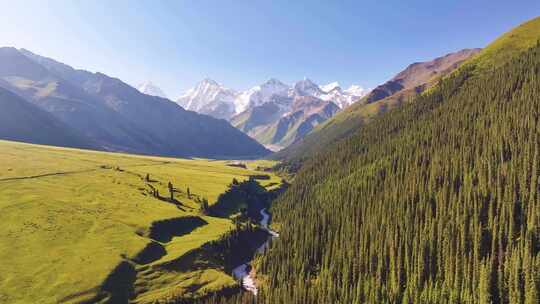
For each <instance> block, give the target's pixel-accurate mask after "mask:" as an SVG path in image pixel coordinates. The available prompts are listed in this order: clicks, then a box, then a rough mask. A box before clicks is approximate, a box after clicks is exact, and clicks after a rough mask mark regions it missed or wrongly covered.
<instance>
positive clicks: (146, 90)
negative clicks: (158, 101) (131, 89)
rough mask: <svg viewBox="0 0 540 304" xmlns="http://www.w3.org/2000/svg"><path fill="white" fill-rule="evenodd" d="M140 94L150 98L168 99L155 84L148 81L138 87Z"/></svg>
mask: <svg viewBox="0 0 540 304" xmlns="http://www.w3.org/2000/svg"><path fill="white" fill-rule="evenodd" d="M138 90H139V92H141V93H143V94H146V95H150V96H157V97H161V98H167V96H166V95H165V93H164V92H163V91H162V90H161V89H160V88H159V87H158V86H156V85H155V84H153V83H152V82H151V81H147V82H145V83H143V84H141V85H140V86H139V87H138Z"/></svg>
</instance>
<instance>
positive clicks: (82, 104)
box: [0, 48, 268, 158]
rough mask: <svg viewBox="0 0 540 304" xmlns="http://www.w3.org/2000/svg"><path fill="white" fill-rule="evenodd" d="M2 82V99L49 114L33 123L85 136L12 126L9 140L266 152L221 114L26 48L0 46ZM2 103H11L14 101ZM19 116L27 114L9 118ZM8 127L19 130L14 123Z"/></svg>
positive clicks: (207, 153) (178, 152)
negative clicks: (33, 134)
mask: <svg viewBox="0 0 540 304" xmlns="http://www.w3.org/2000/svg"><path fill="white" fill-rule="evenodd" d="M0 87H1V88H3V89H4V90H7V91H9V93H6V94H3V95H2V97H3V98H4V100H3V102H4V103H5V102H9V100H11V101H13V100H17V101H18V103H19V104H22V101H24V102H27V103H30V104H32V107H30V106H28V105H27V104H24V106H20V107H18V108H17V109H18V111H19V112H21V111H28V113H27V114H25V115H26V116H27V117H29V116H31V115H32V117H38V116H37V115H34V114H31V113H30V111H33V112H37V110H36V108H37V109H39V110H41V113H42V112H43V111H44V112H47V113H48V114H49V115H41V116H39V119H37V118H36V119H35V120H33V121H32V124H33V128H36V129H39V128H41V127H42V126H47V125H51V121H55V122H54V125H55V127H56V128H57V129H58V128H61V129H65V132H63V133H65V134H77V138H79V139H84V140H83V142H81V141H78V140H73V136H71V137H69V138H68V137H66V138H65V140H64V141H62V140H61V136H60V134H62V132H57V134H58V136H59V137H58V138H56V139H55V140H54V141H52V140H50V139H48V138H47V137H44V138H42V139H39V140H38V139H37V138H28V137H27V136H26V135H25V133H24V132H22V131H21V132H20V133H16V132H14V133H12V134H10V137H9V138H10V139H14V140H21V141H29V142H39V143H45V142H47V141H50V142H51V144H57V145H61V146H76V147H83V148H84V147H89V146H92V147H95V148H97V149H100V150H107V151H122V152H131V153H140V154H152V155H164V156H183V157H191V156H197V157H211V158H243V157H260V156H263V155H265V154H267V153H268V151H267V150H266V149H265V148H264V147H263V146H261V145H260V144H258V143H257V142H256V141H255V140H253V139H251V138H249V137H248V136H246V135H245V134H243V133H242V132H240V131H239V130H237V129H235V128H234V127H232V126H231V125H230V124H228V123H227V122H226V121H223V120H219V119H215V118H212V117H210V116H206V115H201V114H198V113H195V112H191V111H186V110H184V109H182V107H180V106H178V104H176V103H174V102H172V101H170V100H168V99H165V98H161V97H157V96H150V95H146V94H143V93H141V92H139V91H138V90H137V89H135V88H133V87H131V86H129V85H127V84H126V83H124V82H122V81H121V80H119V79H116V78H113V77H110V76H107V75H105V74H102V73H99V72H98V73H91V72H88V71H84V70H76V69H73V68H72V67H70V66H68V65H66V64H63V63H60V62H58V61H55V60H53V59H50V58H46V57H43V56H39V55H36V54H34V53H32V52H30V51H27V50H24V49H21V50H18V49H15V48H0ZM8 98H9V100H8ZM7 109H8V110H9V111H15V106H14V107H8V108H7ZM3 114H4V115H7V116H10V115H11V114H12V113H11V112H5V113H3ZM15 115H16V113H13V116H14V117H15ZM18 115H22V114H21V113H19V114H18ZM4 123H7V121H6V122H4ZM16 123H18V124H21V123H27V122H26V121H25V120H23V121H22V122H21V121H18V122H15V121H14V122H12V124H16ZM10 128H11V129H12V130H17V127H16V126H14V125H12V126H10ZM6 129H7V126H6ZM4 138H6V137H4Z"/></svg>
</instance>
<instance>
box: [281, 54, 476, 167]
mask: <svg viewBox="0 0 540 304" xmlns="http://www.w3.org/2000/svg"><path fill="white" fill-rule="evenodd" d="M478 52H479V49H464V50H461V51H458V52H455V53H450V54H447V55H445V56H442V57H439V58H435V59H434V60H431V61H427V62H420V63H413V64H411V65H409V66H408V67H407V68H406V69H405V70H403V71H401V72H400V73H398V74H397V75H396V76H394V77H393V78H392V79H391V80H389V81H387V82H386V83H384V84H382V85H380V86H378V87H376V88H375V89H373V90H372V91H371V92H370V93H369V94H368V95H367V96H365V97H364V98H362V99H361V100H360V101H358V102H357V103H355V104H353V105H352V106H350V107H349V108H346V109H345V110H344V111H341V112H339V113H338V114H337V115H336V116H334V117H333V118H331V119H329V120H328V121H326V122H325V123H324V124H322V125H320V126H318V127H316V128H315V129H314V130H313V132H311V133H309V134H308V135H307V136H306V137H305V138H304V139H303V140H302V141H298V142H296V143H295V144H293V145H291V146H290V147H288V148H287V149H285V150H283V151H280V152H278V153H276V154H275V155H273V156H272V157H273V158H276V159H285V160H288V161H289V162H291V163H297V162H300V161H301V160H302V159H305V158H307V157H309V156H311V155H314V154H316V153H318V152H321V151H323V150H325V149H326V148H327V147H331V146H333V145H334V144H335V143H336V142H337V141H339V140H340V139H343V138H346V137H347V136H348V135H350V134H352V133H354V132H355V131H356V130H358V129H359V128H360V127H361V126H362V125H363V124H365V123H367V122H369V121H370V120H371V119H372V118H374V117H376V116H378V115H380V114H381V113H384V112H386V111H388V110H390V109H393V108H395V107H399V106H401V105H402V104H403V103H405V102H407V101H409V100H410V99H411V98H412V97H414V96H416V95H418V94H420V93H422V92H423V91H424V90H426V89H427V88H429V87H431V86H433V85H435V84H436V83H437V81H438V80H439V79H440V78H441V77H443V76H445V75H447V74H449V73H450V72H452V71H454V70H455V69H456V68H457V67H459V66H460V64H462V63H463V62H464V61H465V60H466V59H467V58H470V57H471V56H473V55H475V54H477V53H478ZM293 166H295V165H294V164H293Z"/></svg>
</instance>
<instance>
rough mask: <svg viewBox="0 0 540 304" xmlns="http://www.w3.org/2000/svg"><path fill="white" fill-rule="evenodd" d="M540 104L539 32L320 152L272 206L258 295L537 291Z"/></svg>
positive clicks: (451, 297)
mask: <svg viewBox="0 0 540 304" xmlns="http://www.w3.org/2000/svg"><path fill="white" fill-rule="evenodd" d="M539 116H540V44H537V45H536V46H535V47H533V48H531V49H529V50H528V51H526V52H525V53H523V54H521V55H519V56H517V57H516V58H515V59H513V60H511V61H510V62H508V63H507V64H504V65H502V66H499V67H497V68H493V69H490V70H487V69H483V70H480V69H478V68H476V67H475V66H473V65H465V66H463V67H462V68H460V69H459V70H458V71H456V72H455V73H453V74H451V75H450V76H448V77H446V78H445V79H443V80H441V81H440V83H439V84H438V85H437V86H436V87H435V88H434V89H432V90H431V91H430V92H428V93H427V94H424V95H422V96H419V97H417V98H416V100H415V101H414V102H412V103H410V104H409V105H406V106H404V107H402V108H400V109H397V110H393V111H389V112H388V113H386V114H384V115H382V116H380V117H378V118H376V119H374V121H372V122H371V123H370V124H367V125H366V126H365V127H363V128H362V129H361V130H359V131H358V132H357V133H356V134H354V135H353V136H352V137H350V138H348V139H346V140H344V141H342V142H341V143H340V144H338V145H337V146H336V147H335V148H334V149H332V151H330V152H328V153H325V154H322V155H318V156H315V157H314V158H312V159H311V160H309V161H308V162H307V163H306V164H305V165H304V166H303V168H302V169H301V170H300V172H299V174H298V175H297V177H296V178H295V181H294V183H293V185H292V186H291V187H290V188H289V190H288V191H286V193H285V194H284V195H282V196H281V198H279V199H278V200H277V201H276V202H275V203H274V207H273V208H272V210H271V211H272V213H273V215H274V220H275V221H277V222H278V223H279V225H280V227H281V231H280V238H279V241H276V242H274V243H273V246H272V248H271V250H270V251H269V252H268V254H267V255H266V256H264V257H263V258H262V261H261V263H260V267H259V269H257V271H258V273H262V274H263V275H264V276H265V278H266V279H265V282H266V283H267V284H265V285H264V286H262V289H261V293H260V295H259V299H258V303H280V304H281V303H283V304H290V303H302V304H304V303H403V304H408V303H481V304H484V303H508V304H510V303H511V304H514V303H517V304H519V303H526V304H533V303H535V304H537V303H540V300H539V293H540V228H539V227H540V225H539V224H540V198H539V193H538V190H539V173H540V170H539V165H540V155H539V154H540V121H539ZM216 303H218V302H216ZM221 303H226V301H224V302H221Z"/></svg>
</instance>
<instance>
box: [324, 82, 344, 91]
mask: <svg viewBox="0 0 540 304" xmlns="http://www.w3.org/2000/svg"><path fill="white" fill-rule="evenodd" d="M320 88H321V90H323V91H324V92H326V93H329V92H330V91H332V90H333V89H335V88H341V86H340V85H339V82H337V81H334V82H332V83H329V84H325V85H322V86H320Z"/></svg>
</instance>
